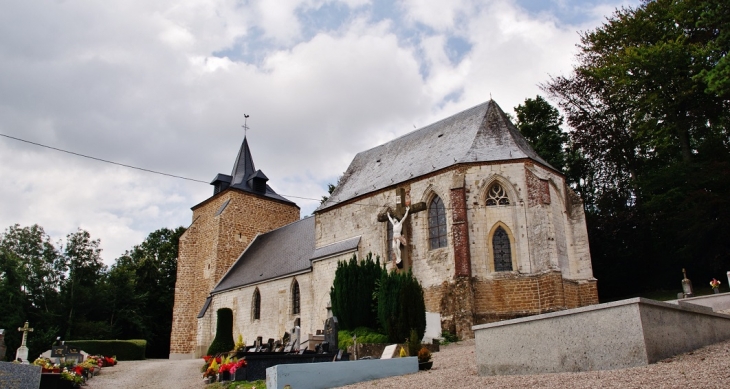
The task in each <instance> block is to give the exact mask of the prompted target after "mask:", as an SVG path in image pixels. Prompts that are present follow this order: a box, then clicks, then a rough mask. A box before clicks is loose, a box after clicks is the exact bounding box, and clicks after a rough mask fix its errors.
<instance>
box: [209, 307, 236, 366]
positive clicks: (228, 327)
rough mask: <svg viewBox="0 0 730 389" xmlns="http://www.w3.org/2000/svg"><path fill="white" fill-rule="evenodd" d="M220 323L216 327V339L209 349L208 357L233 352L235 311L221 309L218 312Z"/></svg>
mask: <svg viewBox="0 0 730 389" xmlns="http://www.w3.org/2000/svg"><path fill="white" fill-rule="evenodd" d="M217 314H218V323H217V324H216V326H215V339H213V343H211V344H210V347H208V355H216V354H220V353H225V352H228V351H231V350H233V348H234V347H235V346H236V344H235V343H234V342H233V311H232V310H231V309H230V308H221V309H219V310H218V312H217Z"/></svg>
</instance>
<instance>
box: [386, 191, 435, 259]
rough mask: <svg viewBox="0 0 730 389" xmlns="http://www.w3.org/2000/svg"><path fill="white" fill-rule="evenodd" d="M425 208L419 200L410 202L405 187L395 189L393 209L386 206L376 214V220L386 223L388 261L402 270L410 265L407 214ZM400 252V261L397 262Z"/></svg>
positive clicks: (424, 204)
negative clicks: (414, 202)
mask: <svg viewBox="0 0 730 389" xmlns="http://www.w3.org/2000/svg"><path fill="white" fill-rule="evenodd" d="M424 210H426V203H424V202H419V203H416V204H411V198H410V190H408V189H406V188H396V189H395V209H392V208H391V207H388V208H387V209H386V210H385V211H383V212H381V213H380V214H378V221H379V222H381V223H388V227H387V228H388V237H387V240H388V241H387V242H386V243H387V246H386V247H388V250H387V252H388V253H389V255H388V261H393V264H395V265H396V266H397V267H398V269H402V270H404V271H406V270H408V269H410V267H411V264H412V263H411V251H412V250H411V248H412V247H413V244H412V242H410V238H411V236H412V229H411V223H410V218H409V216H410V215H412V214H414V213H418V212H421V211H424ZM398 254H400V262H398Z"/></svg>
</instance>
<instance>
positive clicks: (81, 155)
mask: <svg viewBox="0 0 730 389" xmlns="http://www.w3.org/2000/svg"><path fill="white" fill-rule="evenodd" d="M0 136H4V137H6V138H10V139H13V140H17V141H19V142H25V143H29V144H32V145H35V146H40V147H45V148H47V149H51V150H56V151H60V152H62V153H66V154H72V155H76V156H78V157H84V158H88V159H93V160H95V161H99V162H105V163H110V164H112V165H118V166H124V167H128V168H130V169H137V170H141V171H143V172H147V173H154V174H160V175H163V176H168V177H174V178H179V179H182V180H188V181H195V182H202V183H204V184H207V183H208V182H207V181H203V180H196V179H195V178H188V177H183V176H177V175H175V174H169V173H163V172H158V171H156V170H151V169H145V168H142V167H137V166H132V165H126V164H123V163H119V162H114V161H109V160H107V159H102V158H97V157H92V156H90V155H86V154H81V153H75V152H73V151H68V150H64V149H59V148H58V147H52V146H47V145H44V144H40V143H36V142H31V141H29V140H25V139H20V138H16V137H14V136H10V135H5V134H0Z"/></svg>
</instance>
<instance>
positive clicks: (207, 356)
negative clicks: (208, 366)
mask: <svg viewBox="0 0 730 389" xmlns="http://www.w3.org/2000/svg"><path fill="white" fill-rule="evenodd" d="M210 358H213V357H212V356H210V355H206V356H204V357H203V360H204V361H205V363H208V361H209V360H210Z"/></svg>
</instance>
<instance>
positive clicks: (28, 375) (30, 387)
mask: <svg viewBox="0 0 730 389" xmlns="http://www.w3.org/2000/svg"><path fill="white" fill-rule="evenodd" d="M40 386H41V367H40V366H35V365H22V364H19V363H12V362H0V388H13V389H38V388H39V387H40Z"/></svg>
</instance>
